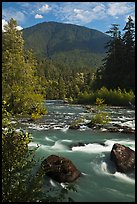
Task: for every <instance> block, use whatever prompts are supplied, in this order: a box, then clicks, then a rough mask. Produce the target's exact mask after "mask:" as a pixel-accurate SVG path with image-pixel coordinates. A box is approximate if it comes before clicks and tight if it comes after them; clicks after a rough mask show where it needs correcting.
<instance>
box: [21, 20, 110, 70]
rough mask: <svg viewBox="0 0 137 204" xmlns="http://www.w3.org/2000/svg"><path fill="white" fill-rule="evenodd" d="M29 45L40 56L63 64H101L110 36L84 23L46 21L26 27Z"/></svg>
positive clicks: (79, 65)
mask: <svg viewBox="0 0 137 204" xmlns="http://www.w3.org/2000/svg"><path fill="white" fill-rule="evenodd" d="M23 38H24V41H25V47H26V48H27V49H30V48H31V49H32V50H33V51H34V52H35V54H36V56H38V58H40V59H42V58H50V59H52V60H53V61H54V62H57V63H59V64H61V65H65V66H66V65H69V66H70V67H71V68H72V69H75V66H78V67H80V68H82V67H86V68H88V67H90V68H97V67H98V66H100V64H101V59H102V57H103V55H104V52H105V50H104V45H105V43H106V42H107V41H109V39H110V37H109V36H107V35H106V34H104V33H102V32H99V31H97V30H93V29H89V28H85V27H83V26H77V25H70V24H63V23H56V22H43V23H41V24H37V25H35V26H33V27H30V28H27V29H23Z"/></svg>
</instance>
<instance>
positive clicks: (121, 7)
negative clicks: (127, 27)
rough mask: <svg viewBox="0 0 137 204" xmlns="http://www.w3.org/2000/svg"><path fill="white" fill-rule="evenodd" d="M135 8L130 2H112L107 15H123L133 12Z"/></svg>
mask: <svg viewBox="0 0 137 204" xmlns="http://www.w3.org/2000/svg"><path fill="white" fill-rule="evenodd" d="M133 9H134V6H133V5H131V4H129V3H128V2H111V3H109V4H108V11H107V13H108V14H109V15H110V16H116V15H123V14H127V13H129V12H131V11H132V10H133Z"/></svg>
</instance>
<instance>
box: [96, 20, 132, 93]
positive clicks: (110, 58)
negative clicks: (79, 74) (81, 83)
mask: <svg viewBox="0 0 137 204" xmlns="http://www.w3.org/2000/svg"><path fill="white" fill-rule="evenodd" d="M123 31H125V33H123V35H122V36H121V32H120V31H119V25H117V24H112V28H110V30H109V31H107V33H109V34H111V36H112V38H111V40H110V42H108V43H107V45H106V48H107V51H106V56H105V58H104V59H103V65H102V66H101V67H100V68H98V70H97V72H96V80H95V81H94V85H93V87H94V89H99V88H101V87H102V86H106V87H107V88H108V89H117V88H118V87H120V88H121V89H123V90H124V89H126V90H127V91H130V90H133V91H135V40H134V33H135V27H134V23H133V19H132V18H131V17H130V16H129V18H128V21H127V23H126V25H125V27H124V29H123Z"/></svg>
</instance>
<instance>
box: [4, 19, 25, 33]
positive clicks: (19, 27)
mask: <svg viewBox="0 0 137 204" xmlns="http://www.w3.org/2000/svg"><path fill="white" fill-rule="evenodd" d="M5 25H8V22H7V21H6V20H5V19H2V31H4V32H5V29H4V26H5ZM16 28H17V30H22V29H23V28H22V27H21V26H17V27H16Z"/></svg>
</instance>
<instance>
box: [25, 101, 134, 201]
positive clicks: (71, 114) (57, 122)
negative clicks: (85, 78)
mask: <svg viewBox="0 0 137 204" xmlns="http://www.w3.org/2000/svg"><path fill="white" fill-rule="evenodd" d="M46 107H47V108H48V114H47V115H46V116H45V117H44V118H43V120H41V121H40V122H39V123H37V124H34V123H25V127H27V128H28V129H29V131H30V132H32V136H33V138H32V142H31V143H30V147H33V146H37V144H39V145H40V147H39V148H38V150H37V156H38V157H39V158H42V157H44V158H46V157H47V156H49V155H51V154H55V155H58V156H63V157H66V158H69V159H70V160H71V161H72V162H73V163H74V164H75V166H76V167H77V168H78V169H79V170H80V171H81V172H82V176H81V177H79V178H78V179H77V180H76V181H75V182H74V184H75V188H76V190H77V191H76V192H75V191H71V190H70V191H69V192H68V195H69V196H70V197H71V198H72V199H74V201H75V202H134V201H135V177H134V174H124V173H119V172H117V171H115V170H114V166H113V164H112V163H111V161H110V151H111V149H112V146H113V144H114V143H116V142H117V143H120V144H123V145H126V146H128V147H130V148H131V149H133V150H135V136H134V134H124V133H120V132H118V133H110V132H101V131H97V130H93V129H89V128H87V127H86V126H84V125H82V126H81V128H80V129H79V130H71V129H69V125H70V124H71V122H72V121H73V120H74V119H77V118H79V117H84V118H86V120H87V119H88V113H87V112H86V111H85V109H84V108H83V107H82V106H80V105H68V104H63V103H61V101H58V102H55V101H47V102H46ZM107 110H108V111H109V112H110V113H111V118H112V121H111V123H118V124H121V125H128V126H129V127H132V128H133V129H134V128H135V111H134V110H130V109H123V108H107ZM78 142H82V143H84V144H85V145H84V146H74V145H73V144H76V143H78ZM49 182H50V185H51V186H52V188H57V186H58V185H60V186H61V188H65V185H66V184H63V183H62V184H58V183H57V182H55V181H53V180H52V179H50V180H49Z"/></svg>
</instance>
